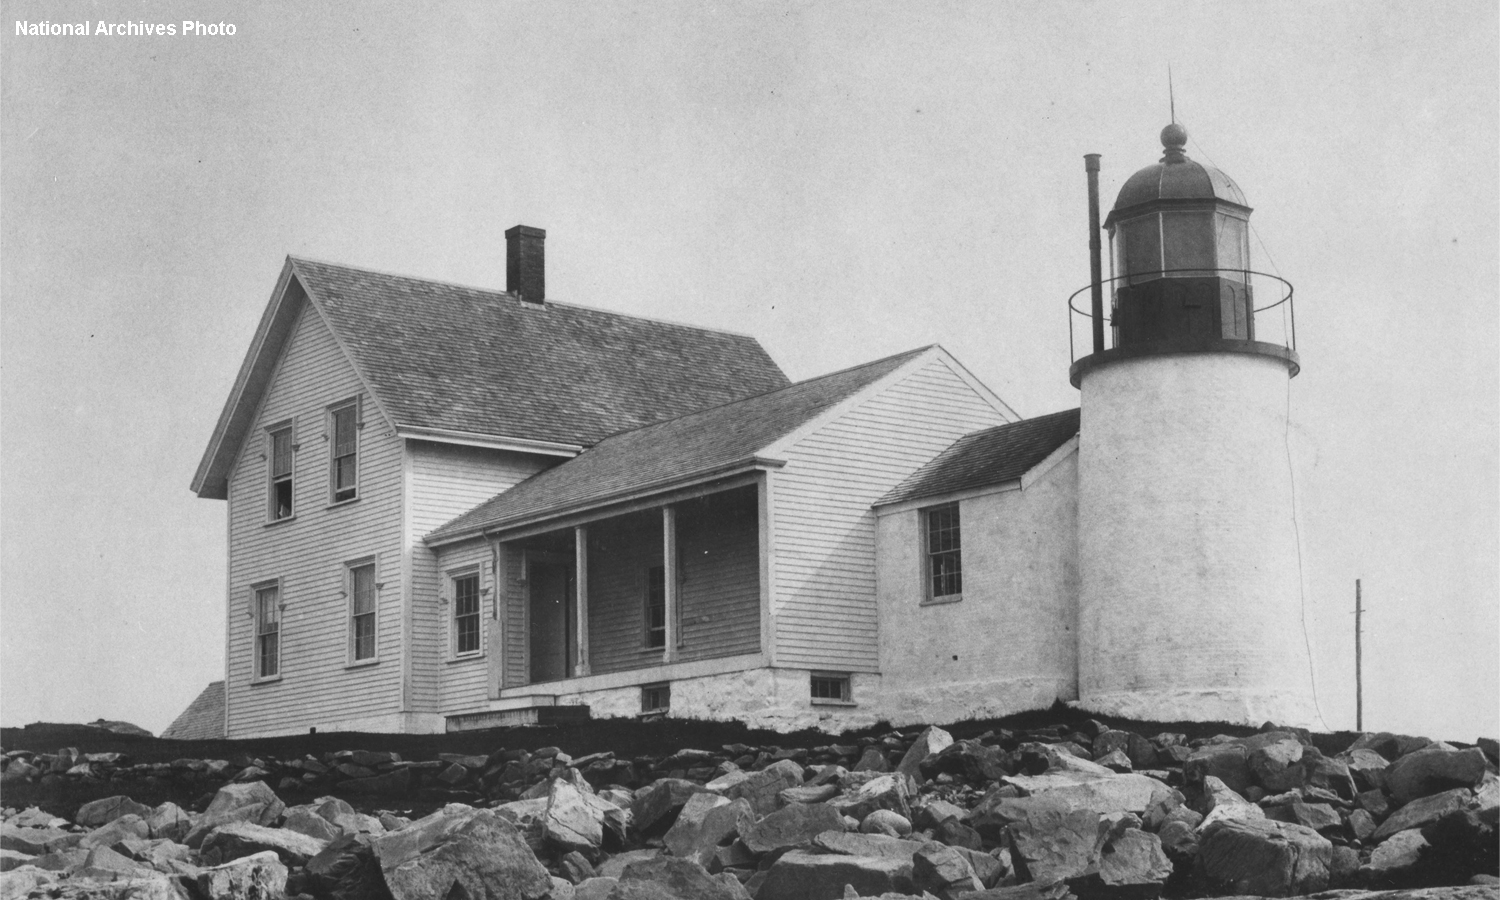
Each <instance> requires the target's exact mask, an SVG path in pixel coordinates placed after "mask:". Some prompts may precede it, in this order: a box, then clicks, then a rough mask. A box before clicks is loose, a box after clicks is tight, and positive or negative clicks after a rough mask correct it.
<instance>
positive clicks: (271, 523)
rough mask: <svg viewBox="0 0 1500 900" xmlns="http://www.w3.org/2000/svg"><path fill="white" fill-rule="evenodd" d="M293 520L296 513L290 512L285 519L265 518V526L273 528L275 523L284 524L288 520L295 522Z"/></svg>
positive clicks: (295, 518)
mask: <svg viewBox="0 0 1500 900" xmlns="http://www.w3.org/2000/svg"><path fill="white" fill-rule="evenodd" d="M295 521H297V514H296V513H292V514H291V515H289V516H287V517H286V518H285V519H269V520H267V522H266V527H267V528H275V527H276V526H277V525H285V524H286V523H288V522H295Z"/></svg>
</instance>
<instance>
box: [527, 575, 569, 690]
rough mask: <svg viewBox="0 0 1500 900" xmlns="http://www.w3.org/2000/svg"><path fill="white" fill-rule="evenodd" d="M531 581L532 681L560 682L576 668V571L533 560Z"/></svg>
mask: <svg viewBox="0 0 1500 900" xmlns="http://www.w3.org/2000/svg"><path fill="white" fill-rule="evenodd" d="M529 568H530V573H529V578H530V582H531V637H530V641H531V645H530V648H529V649H530V651H531V653H530V655H531V682H532V683H533V684H535V683H537V682H541V681H559V680H561V679H563V678H567V677H568V676H569V675H570V674H572V669H573V642H572V640H571V636H572V634H573V618H574V616H573V570H572V567H571V566H567V565H562V564H559V563H555V562H541V561H533V562H532V563H531V565H530V567H529Z"/></svg>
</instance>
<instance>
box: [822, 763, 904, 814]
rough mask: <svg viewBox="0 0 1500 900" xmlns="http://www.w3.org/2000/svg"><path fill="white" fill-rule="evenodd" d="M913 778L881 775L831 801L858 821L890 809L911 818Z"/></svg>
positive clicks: (841, 811)
mask: <svg viewBox="0 0 1500 900" xmlns="http://www.w3.org/2000/svg"><path fill="white" fill-rule="evenodd" d="M911 793H912V792H911V781H910V780H909V779H908V778H907V777H906V776H905V775H900V774H896V773H891V774H889V775H878V776H876V777H875V778H872V779H870V780H869V781H866V782H865V783H864V784H860V785H856V786H854V787H852V788H850V789H849V790H846V791H845V792H844V793H843V794H841V795H839V796H838V797H835V798H834V799H832V800H830V801H828V803H829V805H830V806H832V807H833V808H834V809H836V810H838V811H839V812H840V813H841V814H843V815H846V816H849V817H850V818H852V819H854V820H855V821H856V822H859V821H863V820H864V818H865V816H868V815H869V814H870V813H872V812H874V811H875V810H877V809H889V810H892V811H893V812H897V813H900V814H901V815H902V816H903V817H905V818H906V819H907V820H910V819H911Z"/></svg>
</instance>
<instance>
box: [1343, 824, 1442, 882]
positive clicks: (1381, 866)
mask: <svg viewBox="0 0 1500 900" xmlns="http://www.w3.org/2000/svg"><path fill="white" fill-rule="evenodd" d="M1428 848H1429V845H1428V843H1427V839H1426V838H1425V837H1423V836H1422V829H1420V828H1408V829H1406V830H1405V831H1398V832H1396V833H1395V834H1393V835H1391V837H1390V838H1389V839H1388V840H1386V841H1385V842H1384V843H1382V844H1381V845H1380V846H1378V847H1376V848H1375V849H1374V851H1372V852H1371V853H1370V861H1369V862H1368V863H1366V864H1365V865H1363V866H1361V867H1360V873H1361V874H1362V875H1363V876H1364V877H1365V878H1366V880H1367V881H1369V882H1370V883H1371V884H1374V885H1377V886H1385V885H1388V884H1390V883H1392V882H1398V881H1401V880H1404V879H1405V878H1406V876H1407V875H1409V874H1411V872H1412V870H1414V869H1416V867H1417V866H1418V865H1419V864H1420V863H1421V862H1422V854H1423V852H1424V851H1425V850H1427V849H1428Z"/></svg>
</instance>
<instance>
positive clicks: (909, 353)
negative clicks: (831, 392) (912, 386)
mask: <svg viewBox="0 0 1500 900" xmlns="http://www.w3.org/2000/svg"><path fill="white" fill-rule="evenodd" d="M936 346H938V345H937V344H927V345H926V346H923V347H918V348H916V349H915V350H906V351H904V352H902V353H892V354H891V355H890V356H882V357H881V358H879V359H872V360H870V361H869V362H867V363H860V364H859V365H855V366H845V367H844V368H842V369H835V370H834V371H832V372H825V373H823V374H822V375H814V376H813V377H811V378H804V379H802V380H801V381H794V382H792V383H791V384H788V385H785V386H783V387H779V388H773V389H772V390H769V391H761V392H760V393H759V394H751V395H750V396H748V397H741V398H739V399H738V400H726V401H724V402H723V403H716V404H714V405H713V406H705V407H703V408H702V409H695V410H693V411H691V412H685V413H683V414H682V415H680V416H672V417H671V418H670V419H660V420H658V421H655V422H647V423H646V424H644V425H637V426H636V427H634V428H624V429H621V430H620V431H616V432H614V433H612V434H606V435H605V436H604V437H602V438H600V439H599V440H598V441H596V442H595V443H594V445H593V446H595V447H597V446H599V444H602V443H604V442H605V441H607V440H609V439H610V438H615V437H619V436H621V435H624V434H630V433H631V432H632V431H640V430H642V429H644V428H655V427H656V426H658V425H665V424H667V423H668V422H676V421H678V420H680V419H686V418H688V417H689V416H698V415H702V414H704V413H709V412H713V411H714V410H716V409H723V408H724V407H726V406H734V405H735V404H736V403H748V402H749V401H751V400H758V399H760V398H761V397H769V396H770V395H772V394H779V393H781V392H782V391H789V390H791V389H792V388H795V387H802V386H803V385H807V384H812V383H813V382H814V381H822V380H823V379H825V378H832V377H834V376H835V375H844V374H847V373H849V372H853V371H855V370H856V369H867V368H869V367H870V366H875V365H879V364H880V363H883V362H890V361H891V360H893V359H899V358H901V357H905V356H916V355H917V354H919V353H922V352H923V351H926V350H931V349H932V348H933V347H936Z"/></svg>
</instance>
